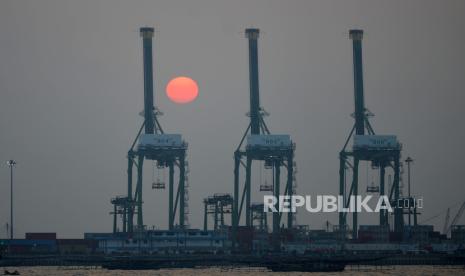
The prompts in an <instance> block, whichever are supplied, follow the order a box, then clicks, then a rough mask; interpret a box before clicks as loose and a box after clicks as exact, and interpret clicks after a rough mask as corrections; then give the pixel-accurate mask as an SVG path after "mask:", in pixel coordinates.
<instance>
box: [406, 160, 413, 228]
mask: <svg viewBox="0 0 465 276" xmlns="http://www.w3.org/2000/svg"><path fill="white" fill-rule="evenodd" d="M412 162H413V159H412V158H410V156H409V157H407V159H405V163H407V174H408V201H409V205H408V225H409V226H410V225H411V220H410V198H411V194H410V163H412ZM414 204H415V203H414Z"/></svg>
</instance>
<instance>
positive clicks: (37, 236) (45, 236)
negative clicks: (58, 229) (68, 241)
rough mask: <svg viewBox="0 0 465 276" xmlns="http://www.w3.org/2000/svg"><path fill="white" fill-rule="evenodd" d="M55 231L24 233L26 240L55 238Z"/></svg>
mask: <svg viewBox="0 0 465 276" xmlns="http://www.w3.org/2000/svg"><path fill="white" fill-rule="evenodd" d="M56 239H57V233H51V232H50V233H26V240H56Z"/></svg>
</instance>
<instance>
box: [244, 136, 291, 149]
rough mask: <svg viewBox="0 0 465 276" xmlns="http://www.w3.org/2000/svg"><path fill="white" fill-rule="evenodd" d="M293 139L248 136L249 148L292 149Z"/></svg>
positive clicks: (288, 137)
mask: <svg viewBox="0 0 465 276" xmlns="http://www.w3.org/2000/svg"><path fill="white" fill-rule="evenodd" d="M291 145H292V143H291V137H290V136H289V135H271V134H270V135H256V134H255V135H249V136H247V146H250V147H268V148H282V147H290V146H291Z"/></svg>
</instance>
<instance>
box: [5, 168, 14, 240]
mask: <svg viewBox="0 0 465 276" xmlns="http://www.w3.org/2000/svg"><path fill="white" fill-rule="evenodd" d="M6 164H7V165H8V166H9V167H10V239H13V167H14V166H15V165H16V161H15V160H13V159H11V160H8V161H6Z"/></svg>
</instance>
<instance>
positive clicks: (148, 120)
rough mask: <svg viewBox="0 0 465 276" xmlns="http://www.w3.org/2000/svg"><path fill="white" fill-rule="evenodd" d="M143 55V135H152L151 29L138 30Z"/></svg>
mask: <svg viewBox="0 0 465 276" xmlns="http://www.w3.org/2000/svg"><path fill="white" fill-rule="evenodd" d="M140 36H141V37H142V45H143V46H142V47H143V55H144V119H145V133H146V134H153V133H154V118H153V116H154V115H153V114H154V113H153V110H154V102H153V69H152V62H153V61H152V38H153V28H149V27H144V28H140Z"/></svg>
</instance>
